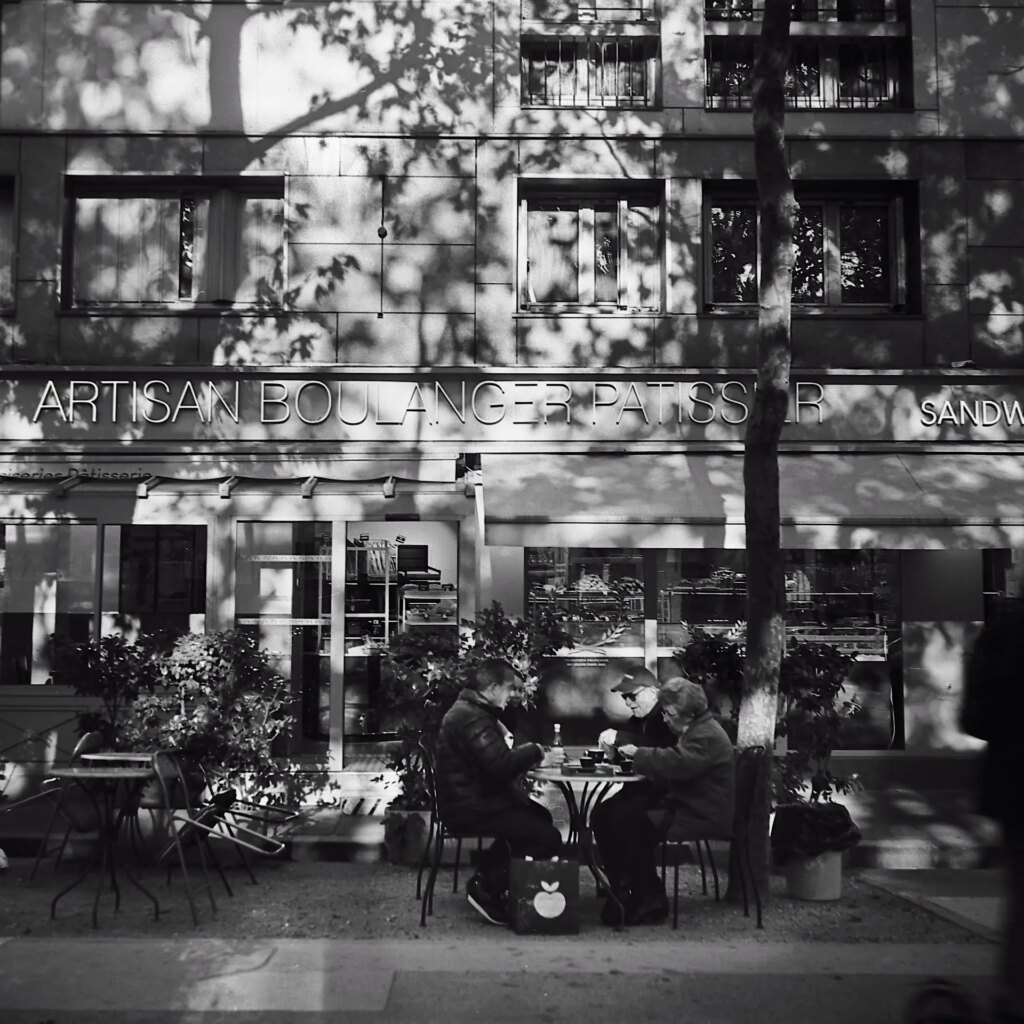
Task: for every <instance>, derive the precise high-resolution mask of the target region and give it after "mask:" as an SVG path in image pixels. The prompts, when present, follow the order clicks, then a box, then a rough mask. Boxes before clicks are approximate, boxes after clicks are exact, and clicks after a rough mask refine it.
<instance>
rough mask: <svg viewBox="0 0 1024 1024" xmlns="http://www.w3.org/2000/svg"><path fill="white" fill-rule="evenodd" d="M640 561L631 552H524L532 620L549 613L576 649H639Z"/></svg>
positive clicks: (561, 550)
mask: <svg viewBox="0 0 1024 1024" xmlns="http://www.w3.org/2000/svg"><path fill="white" fill-rule="evenodd" d="M643 574H644V568H643V555H642V553H641V552H640V551H635V550H632V549H613V550H607V549H603V548H527V549H526V590H527V592H526V601H527V607H528V609H529V612H530V614H532V615H536V614H538V613H540V612H542V611H550V612H552V613H553V614H554V615H555V616H556V617H557V618H558V619H559V620H560V621H561V622H562V624H563V626H564V628H565V629H566V631H567V632H568V633H570V634H571V635H572V637H573V639H574V640H575V641H576V643H577V644H581V645H594V646H602V647H638V646H641V645H642V644H643V615H644V584H643Z"/></svg>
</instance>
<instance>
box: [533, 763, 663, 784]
mask: <svg viewBox="0 0 1024 1024" xmlns="http://www.w3.org/2000/svg"><path fill="white" fill-rule="evenodd" d="M609 768H611V769H612V770H611V771H609V770H608V769H609ZM527 774H528V775H532V776H533V777H534V778H537V779H541V780H543V781H544V782H567V783H572V782H578V783H581V784H582V783H586V782H642V781H643V780H644V778H645V776H643V775H624V774H622V772H621V771H620V770H618V769H616V768H615V767H614V766H612V765H608V766H607V767H605V768H604V770H602V769H601V768H600V767H598V766H595V767H594V770H593V771H592V772H590V771H588V772H584V771H580V767H579V765H578V764H577V765H574V764H571V763H569V764H566V765H562V766H561V767H558V768H532V769H531V770H530V771H529V772H527Z"/></svg>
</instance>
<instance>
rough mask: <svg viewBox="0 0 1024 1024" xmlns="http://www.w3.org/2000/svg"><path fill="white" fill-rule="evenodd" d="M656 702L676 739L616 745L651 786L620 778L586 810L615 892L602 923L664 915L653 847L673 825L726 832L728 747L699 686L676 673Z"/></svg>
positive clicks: (730, 781) (730, 780)
mask: <svg viewBox="0 0 1024 1024" xmlns="http://www.w3.org/2000/svg"><path fill="white" fill-rule="evenodd" d="M659 701H660V704H661V708H662V713H663V714H664V716H665V721H666V722H667V723H668V726H669V728H670V729H671V730H672V731H673V733H675V735H676V743H675V746H673V747H665V748H662V749H658V748H655V747H638V746H637V745H636V744H633V743H627V744H624V745H623V746H621V747H619V748H618V750H619V753H620V754H622V756H623V757H631V758H632V759H633V768H634V770H635V771H636V772H637V773H638V774H640V775H643V776H645V777H646V778H647V779H648V780H650V782H651V783H652V785H650V786H647V785H646V784H644V783H629V784H626V785H624V786H623V793H622V799H617V800H615V801H606V803H605V804H603V805H601V806H599V807H597V808H596V809H595V811H594V813H593V815H592V817H591V824H592V827H593V831H594V838H595V840H596V842H597V847H598V850H599V852H600V854H601V859H602V861H603V863H604V865H605V868H606V870H607V872H608V878H609V881H610V882H611V885H612V889H613V892H614V895H615V899H614V900H612V899H610V900H609V901H608V903H607V904H606V905H605V908H604V911H603V912H602V914H601V920H602V921H604V922H605V924H611V925H619V924H622V923H625V924H643V923H646V922H654V921H663V920H665V918H666V917H668V900H667V899H666V898H665V889H664V886H663V884H662V881H661V879H660V877H659V876H658V870H657V867H656V866H655V851H656V849H657V847H658V844H659V843H661V841H662V840H663V839H664V838H665V837H666V836H667V835H669V834H671V832H672V831H673V830H679V831H682V830H684V829H685V830H687V831H688V830H690V829H694V830H698V829H699V830H700V831H701V832H706V833H707V834H709V835H716V834H717V835H722V836H727V835H728V834H729V833H730V831H731V829H732V817H733V805H734V802H735V789H736V780H735V767H734V764H733V748H732V743H731V742H730V741H729V737H728V736H727V735H726V734H725V730H724V729H723V728H722V727H721V726H720V725H719V724H718V722H716V721H715V719H714V718H713V717H712V715H711V712H710V711H708V700H707V695H706V694H705V693H704V688H703V687H702V686H701V685H700V684H699V683H694V682H691V681H690V680H689V679H683V678H682V677H679V676H677V677H675V678H672V679H669V680H667V681H666V682H665V683H663V684H662V686H661V689H660V691H659ZM634 787H636V791H635V793H634V794H632V795H631V794H630V790H631V789H633V788H634ZM620 908H621V909H620ZM623 915H624V917H623Z"/></svg>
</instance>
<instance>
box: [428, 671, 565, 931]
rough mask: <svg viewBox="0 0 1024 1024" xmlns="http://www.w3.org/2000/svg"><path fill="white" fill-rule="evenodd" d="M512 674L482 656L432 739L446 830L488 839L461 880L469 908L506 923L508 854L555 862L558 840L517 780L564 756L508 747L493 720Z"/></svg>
mask: <svg viewBox="0 0 1024 1024" xmlns="http://www.w3.org/2000/svg"><path fill="white" fill-rule="evenodd" d="M519 679H520V676H519V673H518V672H516V670H515V669H514V668H513V667H512V666H511V665H510V664H509V663H508V662H507V661H502V660H501V659H499V658H488V659H487V660H486V661H483V662H481V663H480V665H478V666H477V668H476V670H475V671H474V673H473V679H472V682H471V685H470V686H468V687H466V688H465V689H463V690H462V691H461V692H460V693H459V696H458V697H457V698H456V701H455V703H454V704H453V705H452V706H451V708H449V709H448V712H447V713H446V714H445V716H444V718H443V719H442V721H441V731H440V733H439V734H438V738H437V752H436V765H437V802H438V809H439V811H440V813H441V817H442V818H443V819H444V822H445V824H446V825H447V826H448V828H450V829H451V830H453V831H454V832H463V833H466V834H469V835H485V836H493V837H494V839H495V842H494V844H493V845H492V846H491V847H489V848H488V849H487V850H485V851H484V852H483V854H482V856H481V858H480V863H479V865H478V869H479V870H478V873H477V874H475V875H473V877H472V878H470V880H469V881H468V882H467V883H466V897H467V899H468V900H469V903H470V905H471V906H472V907H473V909H474V910H476V911H477V913H479V914H480V915H481V916H482V917H483V918H484V919H485V920H487V921H489V922H490V923H491V924H508V922H509V918H508V879H509V861H510V857H535V858H538V859H541V858H551V857H556V856H557V855H558V853H559V851H560V850H561V848H562V836H561V834H560V833H559V831H558V829H557V828H555V826H554V824H553V823H552V820H551V814H550V813H549V812H548V810H547V808H545V807H542V806H541V805H540V804H539V803H537V802H536V801H534V800H531V799H530V798H529V796H528V795H527V794H526V791H525V790H524V789H523V786H522V776H523V774H524V773H525V772H527V771H529V769H531V768H536V767H538V766H540V765H544V766H553V765H558V764H562V763H563V762H564V761H565V751H564V750H561V749H558V750H551V751H548V752H545V750H544V748H543V747H542V746H541V745H540V744H539V743H523V744H520V745H518V746H515V745H513V743H512V737H511V734H510V733H509V731H508V729H507V728H506V727H505V725H504V724H503V723H502V722H501V720H500V718H499V715H500V714H501V712H502V711H503V710H504V708H505V706H506V704H508V701H509V698H510V697H511V696H512V694H513V692H514V691H515V689H516V687H517V686H518V684H519Z"/></svg>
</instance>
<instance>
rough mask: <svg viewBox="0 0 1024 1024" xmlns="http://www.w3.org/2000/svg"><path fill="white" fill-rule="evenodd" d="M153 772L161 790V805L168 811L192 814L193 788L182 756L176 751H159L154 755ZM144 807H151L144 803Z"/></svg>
mask: <svg viewBox="0 0 1024 1024" xmlns="http://www.w3.org/2000/svg"><path fill="white" fill-rule="evenodd" d="M153 771H154V772H156V778H157V782H158V784H159V789H160V804H161V806H162V807H163V808H165V809H167V810H174V809H181V810H184V811H186V812H187V813H188V814H189V815H190V816H191V814H192V798H191V795H190V794H191V788H190V786H189V782H188V779H187V778H186V774H185V767H184V765H183V763H182V760H181V756H180V755H179V754H178V752H177V751H176V750H158V751H156V752H155V753H154V754H153ZM143 806H147V807H148V806H151V805H150V804H149V803H148V802H144V804H143Z"/></svg>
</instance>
